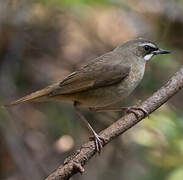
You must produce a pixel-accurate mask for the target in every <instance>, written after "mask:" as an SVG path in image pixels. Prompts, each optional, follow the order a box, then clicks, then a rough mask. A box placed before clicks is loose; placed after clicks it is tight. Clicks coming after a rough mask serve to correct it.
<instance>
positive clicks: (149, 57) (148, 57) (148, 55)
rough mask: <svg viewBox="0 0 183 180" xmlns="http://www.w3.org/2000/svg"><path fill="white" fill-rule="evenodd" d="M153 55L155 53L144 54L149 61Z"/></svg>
mask: <svg viewBox="0 0 183 180" xmlns="http://www.w3.org/2000/svg"><path fill="white" fill-rule="evenodd" d="M153 55H154V54H147V55H145V56H144V60H145V61H149V60H150V59H151V58H152V56H153Z"/></svg>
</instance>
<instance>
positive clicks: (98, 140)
mask: <svg viewBox="0 0 183 180" xmlns="http://www.w3.org/2000/svg"><path fill="white" fill-rule="evenodd" d="M74 109H75V111H76V113H77V114H78V116H79V117H80V119H81V120H82V121H83V122H84V123H85V124H86V126H87V128H88V129H89V131H90V132H91V133H92V135H93V137H92V138H94V141H95V146H96V151H97V152H98V153H100V152H101V150H102V141H104V139H103V138H102V137H100V136H99V135H98V134H97V133H96V132H95V130H94V129H93V128H92V126H91V125H90V124H89V123H88V121H87V119H86V118H85V117H84V116H83V114H82V113H81V111H80V109H79V108H78V107H77V102H74Z"/></svg>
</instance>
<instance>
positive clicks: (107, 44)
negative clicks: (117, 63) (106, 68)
mask: <svg viewBox="0 0 183 180" xmlns="http://www.w3.org/2000/svg"><path fill="white" fill-rule="evenodd" d="M182 32H183V1H181V0H177V1H175V0H153V1H152V0H138V1H135V0H128V1H125V0H36V1H31V0H29V1H28V0H6V1H5V0H0V104H4V103H8V102H10V101H11V100H15V99H17V98H19V97H22V96H24V95H27V94H29V93H31V92H33V91H35V90H39V89H41V88H44V87H45V86H47V85H49V84H51V83H53V82H55V81H58V80H62V79H63V78H64V77H65V76H66V75H68V74H69V73H70V72H72V71H74V70H75V69H77V68H78V67H80V66H81V65H82V64H86V63H87V62H88V61H90V60H91V59H92V58H95V57H97V56H99V55H101V54H103V53H105V52H108V51H110V50H112V49H113V48H115V47H116V46H118V45H120V44H122V43H123V42H125V41H127V40H129V39H133V38H136V37H144V38H148V39H151V40H152V41H154V42H156V43H157V44H158V45H159V46H160V47H161V48H164V49H168V50H171V52H172V53H171V54H170V55H166V56H156V57H154V58H153V59H152V60H151V61H150V62H149V63H148V65H147V68H146V73H145V76H144V79H143V81H142V83H141V84H140V85H139V87H138V88H137V89H136V90H135V91H134V93H133V94H132V95H131V96H130V97H129V98H128V99H126V100H125V102H121V103H120V104H119V105H133V104H136V103H137V102H139V100H145V99H146V98H147V97H148V96H150V95H151V94H152V93H153V92H154V91H156V90H157V89H158V88H160V87H161V86H162V85H163V84H164V83H165V82H166V81H167V80H168V79H169V78H170V77H171V76H172V75H173V74H174V72H176V71H177V70H178V69H179V68H180V66H181V64H182V62H183V59H182V56H183V51H182V50H183V33H182ZM182 107H183V93H179V94H178V95H176V96H175V97H173V98H172V99H171V100H170V101H169V102H168V103H166V105H163V106H162V107H161V108H159V109H158V110H157V111H156V112H154V113H153V114H152V115H151V116H150V117H149V119H145V120H144V121H142V122H141V123H139V124H138V125H136V126H135V127H133V128H132V129H130V130H129V131H128V132H127V133H125V134H124V135H123V136H120V137H119V138H117V139H115V140H114V141H113V142H112V143H110V144H109V145H107V147H105V148H104V150H103V152H102V154H101V155H100V156H98V155H97V156H95V157H94V158H93V159H92V160H90V162H89V163H88V165H87V166H86V168H85V170H86V171H85V173H84V174H83V175H82V176H81V175H79V174H77V175H75V176H74V177H73V178H72V179H73V180H99V179H106V180H108V179H117V180H119V179H123V180H182V177H183V112H182ZM82 111H83V113H84V114H85V116H86V117H87V119H89V121H90V123H91V124H92V125H93V127H94V128H95V129H96V131H97V132H99V131H101V130H102V129H104V128H105V127H107V126H109V125H110V124H111V123H112V122H114V121H115V120H117V119H118V118H119V117H121V116H122V113H116V112H110V113H98V114H97V113H91V112H88V111H87V110H86V109H83V110H82ZM88 137H89V132H88V130H87V128H86V127H85V126H84V125H83V123H82V122H81V121H80V120H79V118H78V116H77V115H76V114H75V112H74V111H73V107H72V104H70V103H64V102H46V103H29V104H23V105H19V106H17V107H14V108H13V109H12V111H11V112H9V113H8V112H7V111H6V110H5V109H2V108H1V109H0V179H2V180H32V179H34V180H41V179H44V178H45V177H46V176H48V174H50V173H51V172H52V171H53V170H54V169H55V168H57V167H58V165H59V164H61V163H63V160H64V159H65V158H66V157H67V156H68V155H70V154H72V152H73V151H74V150H76V149H77V148H78V147H80V145H81V144H82V143H83V142H85V141H87V140H88Z"/></svg>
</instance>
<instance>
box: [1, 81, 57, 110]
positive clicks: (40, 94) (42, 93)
mask: <svg viewBox="0 0 183 180" xmlns="http://www.w3.org/2000/svg"><path fill="white" fill-rule="evenodd" d="M56 86H57V84H54V85H52V86H48V87H46V88H44V89H41V90H39V91H36V92H34V93H31V94H29V95H27V96H24V97H22V98H20V99H17V100H15V101H12V102H10V103H9V104H6V105H4V106H5V107H9V106H13V105H17V104H20V103H23V102H32V101H38V102H40V101H46V100H48V99H49V96H48V94H49V93H50V92H52V91H53V90H54V89H55V87H56Z"/></svg>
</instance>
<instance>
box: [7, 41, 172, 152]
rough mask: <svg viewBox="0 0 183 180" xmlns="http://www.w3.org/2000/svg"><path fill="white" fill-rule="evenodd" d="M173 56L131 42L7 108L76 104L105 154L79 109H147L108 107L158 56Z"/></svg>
mask: <svg viewBox="0 0 183 180" xmlns="http://www.w3.org/2000/svg"><path fill="white" fill-rule="evenodd" d="M167 53H170V52H169V51H167V50H163V49H159V48H158V47H157V45H156V44H155V43H153V42H151V41H149V40H146V39H142V38H139V39H134V40H130V41H128V42H126V43H124V44H122V45H121V46H119V47H117V48H115V49H114V50H113V51H111V52H108V53H106V54H104V55H102V56H100V57H98V58H96V59H94V60H92V61H91V62H89V63H88V64H87V65H86V66H84V67H82V68H80V69H79V70H77V71H75V72H73V73H71V74H70V75H68V76H67V77H66V78H65V79H64V80H63V81H61V82H57V83H55V84H52V85H50V86H48V87H46V88H44V89H42V90H39V91H36V92H34V93H32V94H30V95H27V96H25V97H23V98H21V99H18V100H16V101H13V102H11V103H10V104H8V105H6V106H11V105H16V104H19V103H23V102H27V101H28V102H33V101H39V102H40V101H48V100H60V101H71V102H73V105H74V108H75V111H76V113H77V114H78V115H79V116H80V118H81V119H82V120H83V121H84V122H85V123H86V125H87V127H88V128H89V130H90V131H91V132H92V134H93V137H94V141H95V145H96V150H97V151H98V152H100V151H101V148H102V141H103V139H102V138H101V137H100V136H99V135H98V134H97V133H96V132H95V131H94V129H93V128H92V127H91V125H90V124H89V123H88V121H87V120H86V118H85V117H84V116H83V115H82V113H81V112H80V110H79V108H78V106H79V105H80V106H86V107H88V108H89V110H93V111H107V110H114V111H121V110H126V111H132V112H134V110H141V111H143V112H144V113H145V110H144V109H139V108H134V107H129V108H123V107H120V108H107V107H106V106H108V105H111V104H114V103H116V102H119V101H121V100H122V99H123V98H124V97H126V96H128V95H129V94H130V93H131V92H132V91H133V90H134V89H135V88H136V87H137V85H138V84H139V83H140V81H141V80H142V78H143V76H144V71H145V65H146V62H147V61H148V60H150V59H151V58H152V57H153V56H154V55H157V54H167Z"/></svg>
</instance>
